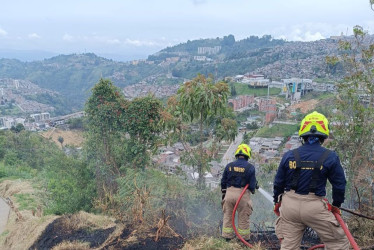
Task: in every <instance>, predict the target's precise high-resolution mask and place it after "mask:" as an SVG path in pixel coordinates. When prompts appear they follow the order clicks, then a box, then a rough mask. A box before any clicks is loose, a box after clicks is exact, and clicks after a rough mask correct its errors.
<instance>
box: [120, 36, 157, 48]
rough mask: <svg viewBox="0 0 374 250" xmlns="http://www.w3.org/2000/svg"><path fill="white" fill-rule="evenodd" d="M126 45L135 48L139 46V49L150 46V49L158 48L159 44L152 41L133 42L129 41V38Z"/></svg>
mask: <svg viewBox="0 0 374 250" xmlns="http://www.w3.org/2000/svg"><path fill="white" fill-rule="evenodd" d="M125 44H128V45H134V46H137V47H140V46H148V47H153V46H158V44H157V43H155V42H152V41H141V40H132V39H129V38H127V39H126V40H125Z"/></svg>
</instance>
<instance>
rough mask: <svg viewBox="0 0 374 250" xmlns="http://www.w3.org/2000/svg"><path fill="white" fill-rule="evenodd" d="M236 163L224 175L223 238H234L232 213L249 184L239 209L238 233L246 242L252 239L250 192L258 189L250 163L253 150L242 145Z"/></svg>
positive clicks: (253, 169)
mask: <svg viewBox="0 0 374 250" xmlns="http://www.w3.org/2000/svg"><path fill="white" fill-rule="evenodd" d="M235 157H236V161H234V162H231V163H229V164H227V166H226V167H225V170H224V172H223V175H222V180H221V191H222V208H223V228H222V237H223V238H226V239H232V238H234V230H233V227H232V224H231V220H232V212H233V210H234V206H235V204H236V201H237V200H238V198H239V196H240V194H241V192H242V191H243V188H244V186H246V185H247V184H248V183H249V187H248V189H247V191H246V192H245V193H244V195H243V197H242V199H241V200H240V203H239V205H238V207H237V211H238V224H239V225H238V232H239V234H240V235H241V236H242V237H243V239H245V240H249V238H250V230H249V217H250V215H251V214H252V210H253V209H252V202H251V199H250V192H251V193H252V194H254V192H255V188H256V176H255V168H254V166H253V165H252V164H250V163H249V162H248V159H249V158H251V148H250V147H249V146H248V145H247V144H240V145H239V146H238V148H237V150H236V151H235Z"/></svg>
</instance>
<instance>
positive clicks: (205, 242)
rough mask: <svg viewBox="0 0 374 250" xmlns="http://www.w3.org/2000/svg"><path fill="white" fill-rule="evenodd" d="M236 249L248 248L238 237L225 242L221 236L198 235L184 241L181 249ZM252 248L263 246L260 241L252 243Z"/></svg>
mask: <svg viewBox="0 0 374 250" xmlns="http://www.w3.org/2000/svg"><path fill="white" fill-rule="evenodd" d="M203 249H204V250H216V249H222V250H223V249H224V250H237V249H248V247H246V246H245V245H244V244H243V243H242V242H241V241H240V240H239V239H233V240H231V241H229V242H226V240H225V239H222V238H213V237H205V236H203V237H200V238H197V239H193V240H189V241H188V242H186V244H185V245H184V247H183V248H182V250H203ZM251 249H254V250H263V249H265V248H264V247H261V243H257V244H253V248H251Z"/></svg>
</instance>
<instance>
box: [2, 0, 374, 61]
mask: <svg viewBox="0 0 374 250" xmlns="http://www.w3.org/2000/svg"><path fill="white" fill-rule="evenodd" d="M357 24H358V25H361V26H363V27H364V28H365V29H366V30H368V31H369V33H370V34H373V33H374V12H373V11H372V10H371V9H370V5H369V0H358V1H357V0H313V1H311V0H309V1H305V0H100V1H99V0H64V1H62V0H60V1H57V0H54V1H52V0H12V1H7V0H4V1H1V4H0V51H1V50H40V51H50V52H53V53H57V54H70V53H84V52H93V53H96V54H98V55H104V56H107V57H110V55H117V56H124V57H126V58H129V59H131V58H132V59H137V58H145V57H146V56H147V55H149V54H152V53H155V52H157V51H159V50H160V49H163V48H165V47H166V46H172V45H175V44H178V43H181V42H186V41H187V40H194V39H199V38H216V37H223V36H225V35H229V34H233V35H234V36H235V38H236V40H240V39H243V38H246V37H249V36H251V35H258V36H262V35H264V34H270V35H272V36H273V37H275V38H284V39H286V40H292V41H311V40H318V39H323V38H327V37H329V36H331V35H338V34H340V33H341V32H343V33H344V34H351V30H352V27H353V26H354V25H357ZM0 57H1V54H0Z"/></svg>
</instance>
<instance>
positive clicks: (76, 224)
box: [60, 211, 116, 231]
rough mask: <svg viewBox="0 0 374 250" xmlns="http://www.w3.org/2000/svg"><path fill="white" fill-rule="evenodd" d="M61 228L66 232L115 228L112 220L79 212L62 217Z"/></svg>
mask: <svg viewBox="0 0 374 250" xmlns="http://www.w3.org/2000/svg"><path fill="white" fill-rule="evenodd" d="M60 223H61V224H60V225H61V227H62V228H65V229H66V231H76V230H78V229H85V228H89V229H92V230H95V229H99V228H100V229H106V228H110V227H114V226H116V223H115V222H114V219H113V218H110V217H107V216H103V215H95V214H90V213H87V212H84V211H80V212H79V213H77V214H73V215H71V216H64V217H62V220H61V222H60Z"/></svg>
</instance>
